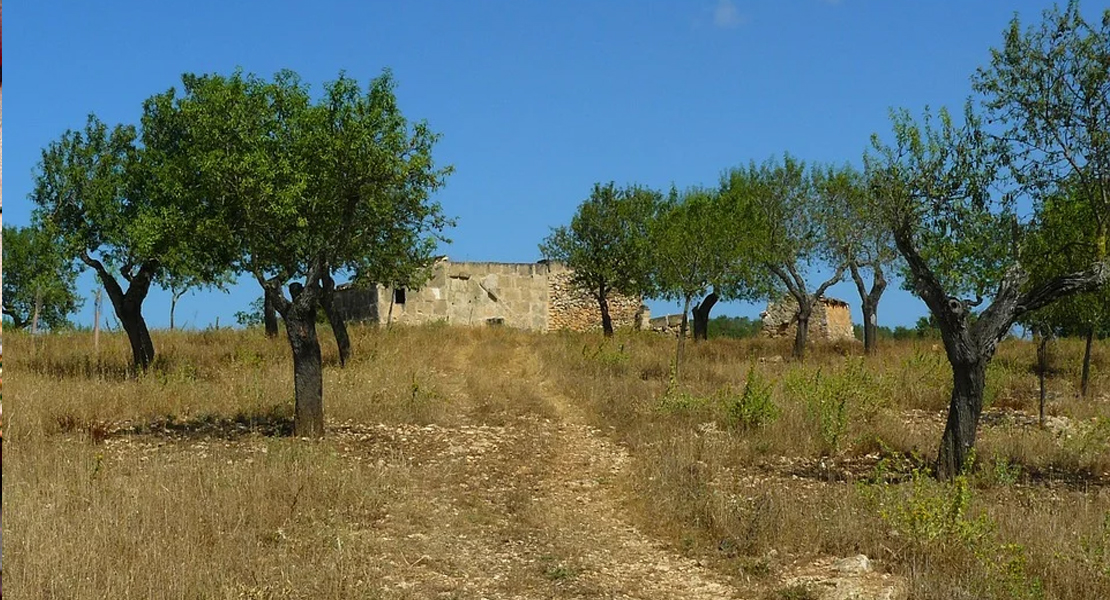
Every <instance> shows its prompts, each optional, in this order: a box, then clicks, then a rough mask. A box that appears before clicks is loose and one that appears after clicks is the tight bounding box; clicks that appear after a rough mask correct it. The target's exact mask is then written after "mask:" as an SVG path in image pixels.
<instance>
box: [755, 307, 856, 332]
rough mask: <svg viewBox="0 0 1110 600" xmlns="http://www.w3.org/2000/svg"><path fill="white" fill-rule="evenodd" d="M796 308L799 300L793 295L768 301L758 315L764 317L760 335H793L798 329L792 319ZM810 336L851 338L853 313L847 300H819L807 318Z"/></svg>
mask: <svg viewBox="0 0 1110 600" xmlns="http://www.w3.org/2000/svg"><path fill="white" fill-rule="evenodd" d="M797 311H798V302H797V301H796V300H794V298H793V297H792V296H786V297H785V298H783V299H782V300H780V301H778V302H771V303H769V304H768V305H767V310H766V311H764V312H763V314H761V315H760V317H761V318H762V319H763V335H765V336H767V337H770V338H779V337H787V338H793V337H794V335H795V332H796V331H797V325H796V324H795V322H794V315H795V313H796V312H797ZM809 337H810V339H816V340H826V341H836V340H854V339H855V332H854V331H853V330H852V313H851V311H850V310H849V308H848V303H847V302H844V301H843V300H837V299H835V298H822V299H820V300H818V301H817V305H816V306H814V307H813V315H812V316H811V317H810V319H809Z"/></svg>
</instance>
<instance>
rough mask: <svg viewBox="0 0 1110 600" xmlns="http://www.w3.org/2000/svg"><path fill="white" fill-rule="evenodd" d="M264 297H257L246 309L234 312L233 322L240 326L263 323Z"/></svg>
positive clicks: (255, 325)
mask: <svg viewBox="0 0 1110 600" xmlns="http://www.w3.org/2000/svg"><path fill="white" fill-rule="evenodd" d="M265 303H266V300H265V298H262V297H259V298H256V299H254V300H252V301H251V303H250V305H249V306H248V307H247V310H240V311H236V312H235V322H236V323H238V324H239V326H240V327H261V326H262V324H263V317H264V315H263V310H264V305H265Z"/></svg>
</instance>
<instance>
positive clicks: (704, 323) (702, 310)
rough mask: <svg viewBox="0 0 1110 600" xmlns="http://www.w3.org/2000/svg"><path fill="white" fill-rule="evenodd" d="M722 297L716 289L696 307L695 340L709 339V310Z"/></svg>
mask: <svg viewBox="0 0 1110 600" xmlns="http://www.w3.org/2000/svg"><path fill="white" fill-rule="evenodd" d="M719 299H720V297H719V296H718V295H717V292H716V291H715V290H714V291H713V292H712V293H710V294H709V295H708V296H706V297H705V298H704V299H703V300H702V301H701V303H699V304H698V305H697V306H695V307H694V341H695V342H696V341H698V340H708V339H709V311H711V310H713V305H714V304H716V303H717V300H719Z"/></svg>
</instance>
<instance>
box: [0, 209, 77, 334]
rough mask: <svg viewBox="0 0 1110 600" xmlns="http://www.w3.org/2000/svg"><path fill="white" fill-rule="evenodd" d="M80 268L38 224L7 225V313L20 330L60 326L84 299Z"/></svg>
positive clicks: (5, 260) (66, 324) (5, 236)
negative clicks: (79, 284)
mask: <svg viewBox="0 0 1110 600" xmlns="http://www.w3.org/2000/svg"><path fill="white" fill-rule="evenodd" d="M78 272H79V269H78V268H77V266H76V265H75V264H74V261H73V260H72V259H69V258H66V256H65V253H64V252H63V251H62V248H61V246H59V244H58V242H57V240H56V239H55V238H53V237H52V236H51V235H50V234H49V233H48V232H47V231H45V230H44V229H42V228H39V227H12V226H8V225H5V226H4V315H5V316H7V317H9V318H10V319H11V323H12V325H13V326H14V327H16V328H17V329H22V328H24V327H28V326H32V323H33V321H34V319H35V318H36V317H37V318H38V321H39V326H43V325H45V326H46V327H47V328H49V329H61V328H65V327H67V326H68V325H69V316H70V315H72V314H73V313H75V312H77V310H78V309H80V308H81V306H82V304H84V299H83V298H81V297H80V296H78V295H77V290H76V285H77V274H78Z"/></svg>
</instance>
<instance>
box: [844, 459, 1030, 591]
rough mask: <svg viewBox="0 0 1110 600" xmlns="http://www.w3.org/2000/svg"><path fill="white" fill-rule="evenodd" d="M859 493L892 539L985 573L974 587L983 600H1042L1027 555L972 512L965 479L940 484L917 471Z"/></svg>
mask: <svg viewBox="0 0 1110 600" xmlns="http://www.w3.org/2000/svg"><path fill="white" fill-rule="evenodd" d="M860 489H861V492H862V493H863V495H864V496H865V497H866V498H868V499H869V500H870V501H871V502H873V503H874V505H875V508H876V510H877V512H878V514H879V516H880V517H881V518H882V519H883V521H884V522H885V523H886V524H887V525H888V526H889V527H890V528H891V535H892V536H894V537H896V538H898V539H900V540H902V541H903V542H904V543H906V544H908V547H909V548H910V549H911V550H918V551H927V550H929V549H934V550H936V549H944V550H945V553H946V554H947V553H951V552H955V551H962V552H966V553H967V554H968V555H969V558H970V559H971V560H974V561H975V562H976V563H978V565H979V570H981V571H982V572H985V573H987V576H986V577H984V578H982V579H981V580H978V581H975V582H972V585H973V586H974V591H975V592H977V593H978V594H979V597H987V598H1028V599H1040V598H1044V585H1043V583H1042V582H1041V580H1040V579H1039V578H1038V577H1036V576H1035V575H1033V574H1031V573H1030V572H1029V565H1028V559H1027V555H1026V551H1025V549H1024V548H1023V547H1022V546H1020V545H1018V544H1008V543H1003V542H1000V541H999V540H998V538H999V535H998V531H997V525H996V524H995V523H994V521H993V520H991V518H990V517H989V516H988V515H986V514H985V513H982V512H977V511H974V510H973V509H972V504H973V502H974V493H973V490H972V487H971V485H970V482H969V480H968V478H967V477H966V476H964V475H960V476H957V477H955V478H954V479H953V480H952V481H951V482H950V483H939V482H937V481H934V480H933V479H932V478H931V477H929V476H928V474H927V473H925V472H924V471H923V470H920V469H918V470H915V471H914V472H913V477H912V479H911V480H910V482H908V483H905V484H888V483H878V484H874V485H864V486H862V487H861V488H860Z"/></svg>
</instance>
